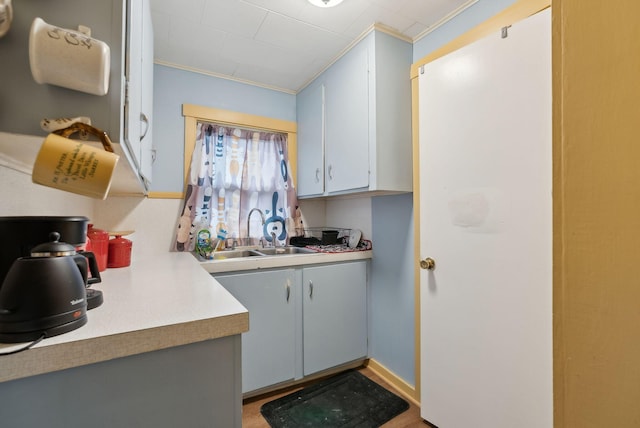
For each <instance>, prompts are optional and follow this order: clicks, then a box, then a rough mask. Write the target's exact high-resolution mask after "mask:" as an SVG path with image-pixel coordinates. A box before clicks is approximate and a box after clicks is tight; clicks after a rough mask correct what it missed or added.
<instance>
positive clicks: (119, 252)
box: [107, 235, 133, 268]
mask: <svg viewBox="0 0 640 428" xmlns="http://www.w3.org/2000/svg"><path fill="white" fill-rule="evenodd" d="M132 246H133V243H132V242H131V241H130V240H128V239H125V238H123V237H122V236H121V235H116V237H115V238H113V239H112V240H110V241H109V260H108V262H107V266H108V267H110V268H119V267H127V266H129V265H130V264H131V247H132Z"/></svg>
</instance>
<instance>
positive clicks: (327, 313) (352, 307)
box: [302, 261, 367, 376]
mask: <svg viewBox="0 0 640 428" xmlns="http://www.w3.org/2000/svg"><path fill="white" fill-rule="evenodd" d="M366 266H367V263H366V262H365V261H361V262H353V263H343V264H336V265H331V266H316V267H309V268H304V269H303V271H302V281H303V284H302V285H303V287H302V288H303V310H302V312H303V372H304V375H305V376H306V375H309V374H312V373H316V372H318V371H321V370H324V369H327V368H330V367H334V366H337V365H340V364H343V363H347V362H349V361H353V360H356V359H358V358H362V357H365V356H366V355H367V272H366Z"/></svg>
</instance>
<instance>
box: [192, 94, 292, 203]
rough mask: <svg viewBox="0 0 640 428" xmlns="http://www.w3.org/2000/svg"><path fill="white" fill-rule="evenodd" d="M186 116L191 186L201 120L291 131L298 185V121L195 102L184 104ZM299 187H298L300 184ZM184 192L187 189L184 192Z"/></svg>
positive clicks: (288, 144) (243, 126)
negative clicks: (193, 158) (191, 171)
mask: <svg viewBox="0 0 640 428" xmlns="http://www.w3.org/2000/svg"><path fill="white" fill-rule="evenodd" d="M182 116H184V185H185V188H186V185H187V175H188V174H189V167H190V165H191V156H192V155H193V150H194V148H195V146H196V131H197V126H198V121H200V122H212V123H215V124H219V125H225V126H237V127H240V128H245V129H247V128H248V129H255V130H257V131H268V132H280V133H282V134H287V154H288V156H289V166H290V168H291V178H292V180H293V185H294V187H295V186H296V185H297V178H298V175H297V171H298V168H297V161H298V140H297V131H298V124H297V123H296V122H291V121H288V120H282V119H274V118H270V117H265V116H256V115H252V114H247V113H240V112H236V111H230V110H222V109H217V108H213V107H204V106H198V105H194V104H183V105H182ZM296 188H297V187H296ZM183 194H184V191H183Z"/></svg>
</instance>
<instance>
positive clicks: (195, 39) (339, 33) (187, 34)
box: [150, 0, 477, 93]
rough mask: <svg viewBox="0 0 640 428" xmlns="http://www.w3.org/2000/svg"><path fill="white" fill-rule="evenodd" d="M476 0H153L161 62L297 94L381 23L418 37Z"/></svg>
mask: <svg viewBox="0 0 640 428" xmlns="http://www.w3.org/2000/svg"><path fill="white" fill-rule="evenodd" d="M476 1H477V0H344V1H343V2H342V3H341V4H339V5H337V6H335V7H333V8H319V7H316V6H312V5H311V4H310V3H309V2H308V1H307V0H180V1H176V0H150V2H151V14H152V21H153V30H154V45H155V46H154V50H155V52H154V56H155V62H156V63H159V64H164V65H169V66H175V67H179V68H183V69H187V70H192V71H197V72H202V73H206V74H211V75H215V76H221V77H227V78H232V79H236V80H240V81H244V82H249V83H254V84H258V85H261V86H266V87H269V88H273V89H279V90H283V91H286V92H292V93H294V92H296V91H298V90H299V89H301V88H303V87H304V86H305V85H306V84H307V83H308V82H309V81H311V80H312V79H313V78H314V77H315V76H316V75H317V74H319V73H320V72H322V71H323V70H324V69H325V68H326V67H327V66H328V65H330V64H331V63H332V62H333V61H335V59H337V58H338V57H339V56H340V55H341V54H342V53H343V52H344V50H345V49H346V48H348V47H349V46H350V45H351V44H352V43H353V42H354V41H356V40H358V39H359V38H360V37H361V36H362V35H363V34H365V33H366V32H367V30H368V29H370V28H371V26H372V25H373V24H381V25H383V26H384V27H388V29H390V30H391V31H392V32H395V33H397V34H398V35H401V36H403V37H404V38H406V39H407V40H408V41H411V42H415V41H416V40H418V39H419V38H421V37H423V36H424V35H425V34H426V33H428V32H429V31H431V30H433V29H434V28H436V27H437V26H439V25H441V24H442V23H443V22H445V21H446V20H448V19H450V18H451V17H453V16H455V14H457V13H459V12H461V11H462V10H464V9H465V8H466V7H468V6H470V5H471V4H473V3H475V2H476Z"/></svg>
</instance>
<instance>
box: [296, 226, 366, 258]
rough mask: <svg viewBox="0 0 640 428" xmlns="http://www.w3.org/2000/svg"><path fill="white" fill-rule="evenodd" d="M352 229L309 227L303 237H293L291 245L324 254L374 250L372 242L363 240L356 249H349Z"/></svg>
mask: <svg viewBox="0 0 640 428" xmlns="http://www.w3.org/2000/svg"><path fill="white" fill-rule="evenodd" d="M351 232H352V229H348V228H343V227H309V228H305V229H304V232H303V233H304V235H303V236H292V237H291V238H290V239H289V242H290V244H291V245H294V246H298V247H307V248H311V249H313V250H316V251H318V252H323V253H343V252H351V251H364V250H370V249H371V248H372V244H371V241H369V240H366V239H361V240H360V242H359V244H358V246H357V247H355V248H351V247H349V236H350V235H351Z"/></svg>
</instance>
